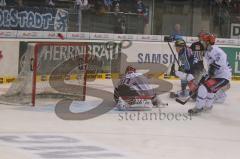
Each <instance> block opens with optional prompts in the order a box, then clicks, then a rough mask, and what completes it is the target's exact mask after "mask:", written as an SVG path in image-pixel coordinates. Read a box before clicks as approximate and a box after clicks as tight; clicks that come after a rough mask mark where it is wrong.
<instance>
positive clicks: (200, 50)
mask: <svg viewBox="0 0 240 159" xmlns="http://www.w3.org/2000/svg"><path fill="white" fill-rule="evenodd" d="M190 48H191V49H192V52H193V55H194V57H195V58H197V59H198V61H203V58H204V47H203V45H202V44H201V42H199V41H197V42H195V43H192V45H191V46H190Z"/></svg>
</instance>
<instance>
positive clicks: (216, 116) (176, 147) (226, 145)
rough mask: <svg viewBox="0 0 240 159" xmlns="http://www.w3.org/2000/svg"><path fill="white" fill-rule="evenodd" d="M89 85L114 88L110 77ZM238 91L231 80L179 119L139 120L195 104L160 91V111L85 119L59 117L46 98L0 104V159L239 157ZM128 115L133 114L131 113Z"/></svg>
mask: <svg viewBox="0 0 240 159" xmlns="http://www.w3.org/2000/svg"><path fill="white" fill-rule="evenodd" d="M170 82H173V83H174V86H175V87H177V86H178V85H179V82H178V81H170ZM90 85H91V84H90ZM92 86H95V87H99V88H100V89H106V90H108V91H113V88H112V85H111V81H110V80H98V81H95V82H94V83H93V84H92ZM2 89H3V88H2ZM175 89H176V88H175ZM239 91H240V82H234V81H233V82H231V89H230V90H229V91H228V92H227V94H228V97H227V100H226V102H225V103H224V104H215V105H214V108H213V110H212V111H211V112H209V113H202V114H201V115H198V116H194V117H191V118H181V120H176V119H173V120H168V119H166V118H165V119H162V120H160V119H159V118H157V119H156V120H155V118H154V119H152V120H151V119H150V118H144V115H146V114H147V113H148V114H147V115H149V113H151V112H152V113H154V112H155V113H156V114H157V113H159V112H161V113H165V114H168V115H169V114H170V115H171V114H174V115H176V114H185V113H186V112H187V110H188V109H189V108H191V107H193V106H194V103H193V102H189V103H187V104H186V105H184V106H183V105H180V104H178V103H176V102H175V101H174V100H172V99H170V98H169V97H168V94H163V95H161V97H162V99H163V100H164V101H166V102H168V103H169V105H168V106H167V107H165V108H161V110H159V109H158V108H155V109H153V110H152V111H151V112H141V114H139V113H138V112H127V113H126V112H119V111H116V110H111V111H110V112H108V113H107V114H104V115H101V116H99V117H97V118H93V119H90V120H85V121H65V120H62V119H60V118H58V117H57V116H56V114H55V112H54V104H53V103H51V102H49V101H46V102H44V104H45V106H43V105H42V104H39V105H38V106H37V107H30V106H13V105H4V104H1V105H0V159H57V158H61V159H82V158H84V159H85V158H86V159H91V158H94V159H98V158H100V159H107V158H109V159H125V158H126V159H239V157H240V150H239V147H240V105H239V103H238V102H240V93H239ZM100 102H101V99H97V98H94V97H89V96H88V97H87V101H86V102H84V103H83V102H80V103H79V102H78V103H73V105H72V109H73V110H74V111H81V110H84V109H89V108H88V105H89V106H90V105H92V104H95V105H97V104H98V103H100ZM131 113H132V114H133V113H135V114H134V115H132V117H130V114H131ZM144 113H145V114H144ZM139 115H140V116H139ZM145 117H146V116H145ZM130 118H131V119H130ZM169 118H170V117H169ZM184 119H185V120H184Z"/></svg>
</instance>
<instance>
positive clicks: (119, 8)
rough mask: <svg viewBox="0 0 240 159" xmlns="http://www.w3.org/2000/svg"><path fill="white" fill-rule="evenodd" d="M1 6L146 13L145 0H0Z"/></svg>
mask: <svg viewBox="0 0 240 159" xmlns="http://www.w3.org/2000/svg"><path fill="white" fill-rule="evenodd" d="M0 6H1V7H8V6H9V7H10V6H11V7H12V6H15V7H22V6H24V7H38V6H41V7H44V6H45V7H53V6H55V7H63V8H65V7H74V6H75V7H76V6H79V7H80V8H82V9H94V10H95V11H97V12H100V13H103V12H124V13H138V14H144V13H145V12H146V8H145V5H144V3H143V0H37V1H33V0H0Z"/></svg>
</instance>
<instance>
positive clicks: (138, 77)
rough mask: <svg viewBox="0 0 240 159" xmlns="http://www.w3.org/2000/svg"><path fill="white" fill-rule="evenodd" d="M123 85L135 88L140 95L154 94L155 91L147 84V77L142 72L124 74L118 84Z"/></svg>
mask: <svg viewBox="0 0 240 159" xmlns="http://www.w3.org/2000/svg"><path fill="white" fill-rule="evenodd" d="M120 85H125V86H128V87H129V88H130V89H131V90H135V91H136V92H137V93H138V94H139V95H141V96H154V95H155V92H154V90H153V88H152V87H151V86H150V85H149V82H148V79H147V78H146V77H145V76H144V75H143V74H142V73H129V74H125V75H124V76H123V77H122V78H121V80H120V82H119V84H118V86H120Z"/></svg>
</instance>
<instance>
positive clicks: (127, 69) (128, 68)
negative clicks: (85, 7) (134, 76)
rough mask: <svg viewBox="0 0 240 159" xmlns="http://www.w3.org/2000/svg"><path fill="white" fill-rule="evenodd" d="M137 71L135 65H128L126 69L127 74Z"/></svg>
mask: <svg viewBox="0 0 240 159" xmlns="http://www.w3.org/2000/svg"><path fill="white" fill-rule="evenodd" d="M135 72H136V68H134V67H133V66H128V67H127V68H126V70H125V74H129V73H135Z"/></svg>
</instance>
